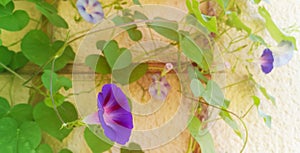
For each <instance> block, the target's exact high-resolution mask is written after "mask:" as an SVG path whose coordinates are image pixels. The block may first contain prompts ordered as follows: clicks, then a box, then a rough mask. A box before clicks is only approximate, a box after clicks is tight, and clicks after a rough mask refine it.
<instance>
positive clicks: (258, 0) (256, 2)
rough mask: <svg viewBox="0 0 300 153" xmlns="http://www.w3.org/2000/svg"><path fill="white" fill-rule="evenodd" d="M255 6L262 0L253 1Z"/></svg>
mask: <svg viewBox="0 0 300 153" xmlns="http://www.w3.org/2000/svg"><path fill="white" fill-rule="evenodd" d="M253 1H254V3H255V4H259V3H260V1H261V0H253Z"/></svg>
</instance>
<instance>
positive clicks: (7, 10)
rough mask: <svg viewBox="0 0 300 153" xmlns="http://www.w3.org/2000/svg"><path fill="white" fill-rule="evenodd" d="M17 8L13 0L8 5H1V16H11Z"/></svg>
mask: <svg viewBox="0 0 300 153" xmlns="http://www.w3.org/2000/svg"><path fill="white" fill-rule="evenodd" d="M14 9H15V5H14V3H13V2H12V1H11V2H9V3H8V4H7V5H6V6H2V5H0V17H4V16H10V15H12V14H13V11H14Z"/></svg>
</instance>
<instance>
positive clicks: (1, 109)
mask: <svg viewBox="0 0 300 153" xmlns="http://www.w3.org/2000/svg"><path fill="white" fill-rule="evenodd" d="M9 110H10V105H9V103H8V101H7V100H6V99H5V98H3V97H0V118H2V117H3V116H5V115H6V114H7V113H8V112H9Z"/></svg>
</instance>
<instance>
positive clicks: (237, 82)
mask: <svg viewBox="0 0 300 153" xmlns="http://www.w3.org/2000/svg"><path fill="white" fill-rule="evenodd" d="M247 81H249V78H247V79H245V80H242V81H239V82H236V83H233V84H230V85H227V86H225V87H223V88H222V89H225V88H229V87H232V86H235V85H238V84H241V83H244V82H247Z"/></svg>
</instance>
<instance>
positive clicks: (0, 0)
mask: <svg viewBox="0 0 300 153" xmlns="http://www.w3.org/2000/svg"><path fill="white" fill-rule="evenodd" d="M9 2H11V0H0V5H2V6H6V5H7V4H8V3H9Z"/></svg>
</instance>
